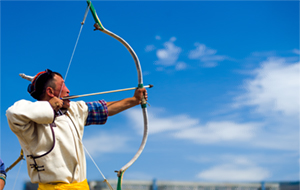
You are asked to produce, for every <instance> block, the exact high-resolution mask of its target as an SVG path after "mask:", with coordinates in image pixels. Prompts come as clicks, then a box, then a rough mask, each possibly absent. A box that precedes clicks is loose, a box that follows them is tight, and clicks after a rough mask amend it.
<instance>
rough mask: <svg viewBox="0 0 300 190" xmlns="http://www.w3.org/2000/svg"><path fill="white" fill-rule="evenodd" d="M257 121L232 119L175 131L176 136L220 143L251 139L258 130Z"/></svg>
mask: <svg viewBox="0 0 300 190" xmlns="http://www.w3.org/2000/svg"><path fill="white" fill-rule="evenodd" d="M258 126H259V125H258V124H256V123H246V124H245V123H244V124H240V123H235V122H232V121H221V122H209V123H207V124H206V125H198V126H194V127H192V128H189V129H184V130H180V131H177V132H176V133H174V134H173V135H174V137H176V138H179V139H187V140H191V141H193V142H195V143H220V142H237V141H241V142H243V141H250V140H251V139H253V138H254V137H255V134H256V133H257V131H258Z"/></svg>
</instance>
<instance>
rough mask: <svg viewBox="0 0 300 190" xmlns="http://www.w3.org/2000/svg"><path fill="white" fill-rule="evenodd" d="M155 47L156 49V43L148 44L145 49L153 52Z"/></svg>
mask: <svg viewBox="0 0 300 190" xmlns="http://www.w3.org/2000/svg"><path fill="white" fill-rule="evenodd" d="M155 49H156V47H155V46H154V45H147V46H146V48H145V51H146V52H151V51H153V50H155Z"/></svg>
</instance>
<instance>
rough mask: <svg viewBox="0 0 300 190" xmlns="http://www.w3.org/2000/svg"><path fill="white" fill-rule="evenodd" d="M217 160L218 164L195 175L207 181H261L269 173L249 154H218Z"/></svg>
mask: <svg viewBox="0 0 300 190" xmlns="http://www.w3.org/2000/svg"><path fill="white" fill-rule="evenodd" d="M250 157H253V156H250ZM254 160H255V159H254ZM215 161H216V160H215ZM215 161H213V162H214V163H215ZM217 161H218V162H219V165H216V166H213V167H211V168H209V169H207V170H204V171H201V172H200V173H199V174H198V175H197V177H198V178H200V179H202V180H209V181H261V180H265V179H266V178H268V177H270V175H271V174H270V172H269V171H268V170H266V169H264V168H261V167H259V166H257V163H256V162H255V161H253V158H252V159H251V158H249V156H240V155H219V156H218V160H217Z"/></svg>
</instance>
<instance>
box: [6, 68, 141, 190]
mask: <svg viewBox="0 0 300 190" xmlns="http://www.w3.org/2000/svg"><path fill="white" fill-rule="evenodd" d="M28 92H29V93H30V94H31V96H32V97H33V98H35V99H37V100H38V101H36V102H30V101H27V100H20V101H18V102H16V103H15V104H14V105H13V106H11V107H10V108H9V109H8V110H7V112H6V116H7V119H8V123H9V126H10V128H11V130H12V131H13V132H14V133H15V134H16V135H17V137H18V139H19V142H20V144H21V147H22V149H23V151H24V154H25V155H26V156H27V159H26V160H27V169H28V174H29V176H30V179H31V182H32V183H39V190H43V189H71V188H72V189H82V190H85V189H89V187H88V184H87V180H86V161H85V155H84V149H83V145H82V141H81V140H82V137H83V131H84V126H86V125H91V124H105V122H106V120H107V117H108V116H112V115H115V114H117V113H119V112H121V111H124V110H126V109H128V108H131V107H133V106H136V105H138V104H140V103H141V100H142V98H143V96H144V97H145V99H146V100H147V91H146V90H145V89H144V88H143V89H137V90H136V91H135V93H134V96H133V97H130V98H126V99H123V100H120V101H115V102H105V101H104V100H100V101H95V102H83V101H78V102H70V100H62V99H61V98H63V97H67V96H69V92H70V91H69V89H68V88H67V87H66V85H65V84H64V80H63V78H62V76H61V75H60V74H59V73H57V72H52V71H51V70H49V69H47V70H46V71H43V72H40V73H38V74H37V75H36V76H35V77H34V79H33V80H32V82H31V84H30V85H29V86H28Z"/></svg>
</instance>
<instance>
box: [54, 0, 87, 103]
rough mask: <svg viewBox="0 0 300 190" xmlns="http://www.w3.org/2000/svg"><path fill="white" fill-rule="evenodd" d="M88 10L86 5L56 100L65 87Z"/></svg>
mask: <svg viewBox="0 0 300 190" xmlns="http://www.w3.org/2000/svg"><path fill="white" fill-rule="evenodd" d="M89 8H90V5H88V6H87V8H86V10H85V13H84V17H83V21H82V22H81V26H80V30H79V34H78V36H77V39H76V43H75V46H74V49H73V52H72V55H71V59H70V61H69V65H68V68H67V71H66V74H65V77H64V80H63V84H62V86H61V88H60V91H59V95H58V98H60V95H61V92H62V89H63V87H64V85H65V83H66V80H67V76H68V73H69V70H70V66H71V64H72V61H73V57H74V54H75V51H76V48H77V44H78V41H79V38H80V35H81V31H82V28H83V25H84V23H85V20H86V17H87V15H88V12H89Z"/></svg>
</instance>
